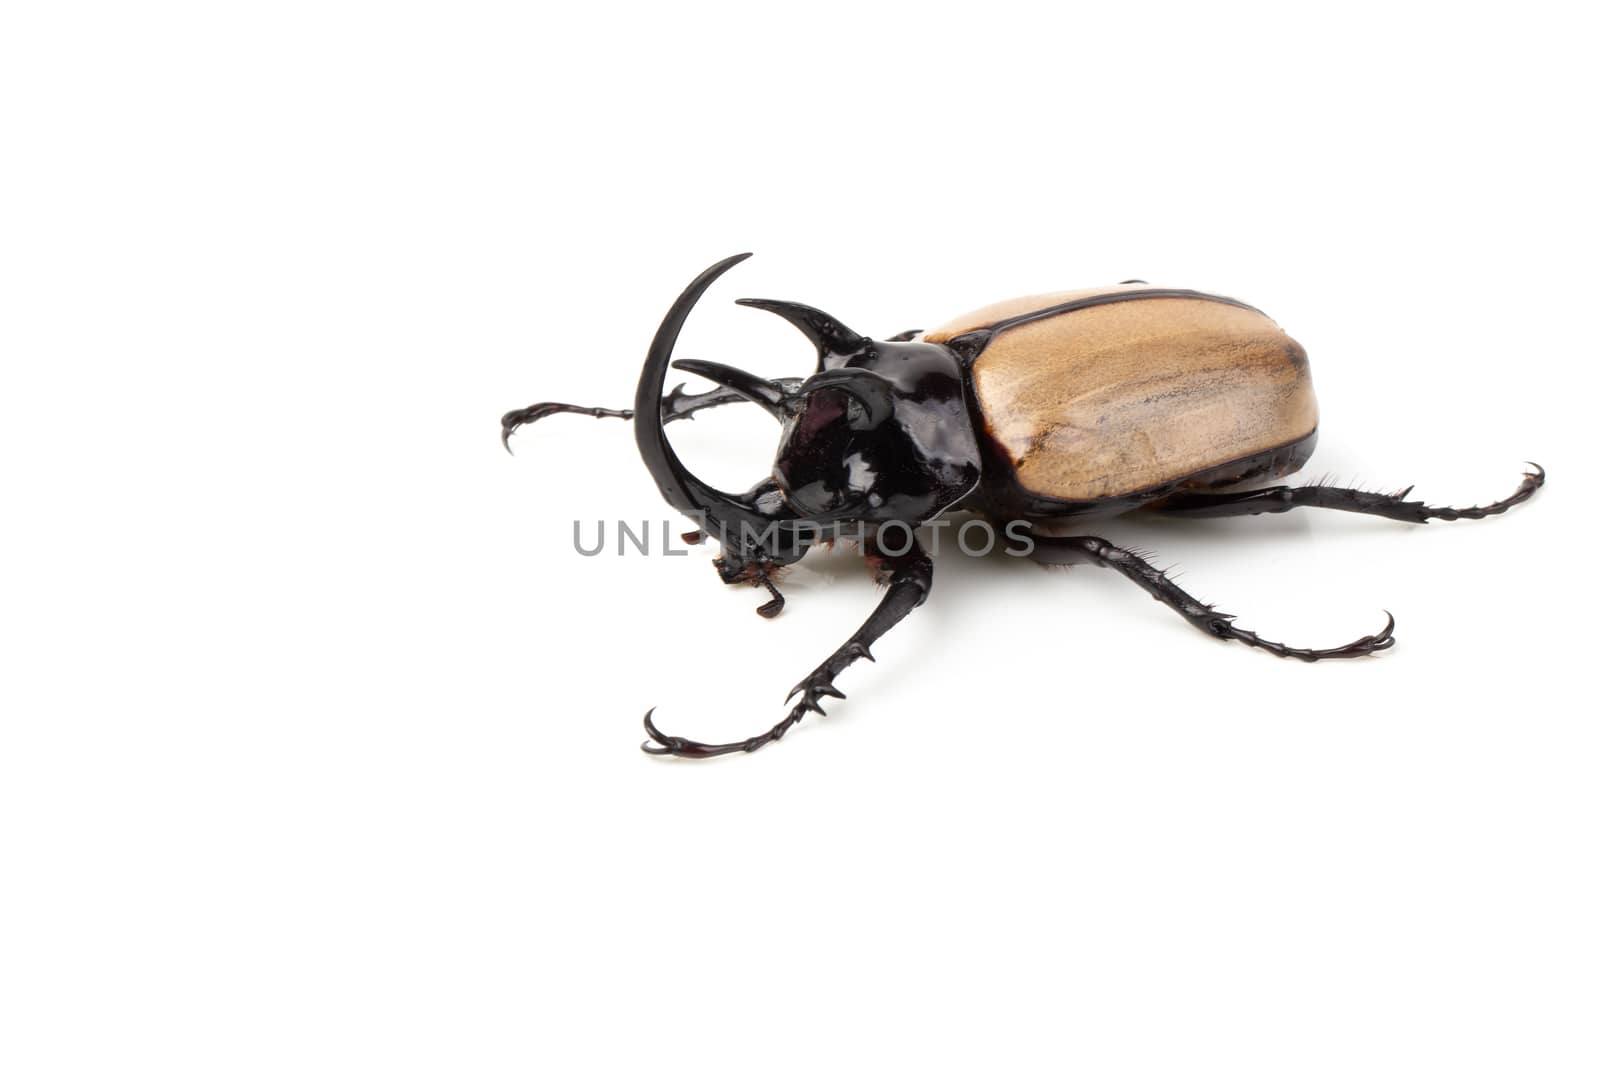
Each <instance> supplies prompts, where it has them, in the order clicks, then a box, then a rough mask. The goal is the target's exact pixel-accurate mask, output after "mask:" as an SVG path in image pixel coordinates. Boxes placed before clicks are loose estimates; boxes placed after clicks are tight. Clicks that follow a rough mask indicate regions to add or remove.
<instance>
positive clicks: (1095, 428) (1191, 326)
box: [921, 285, 1317, 500]
mask: <svg viewBox="0 0 1600 1067" xmlns="http://www.w3.org/2000/svg"><path fill="white" fill-rule="evenodd" d="M1141 288H1149V287H1148V286H1140V285H1118V286H1110V287H1108V288H1104V289H1080V290H1076V291H1071V292H1062V293H1047V294H1044V295H1040V296H1032V297H1022V298H1020V299H1016V300H1007V301H1005V302H1003V303H999V304H992V305H990V306H989V307H986V308H982V309H980V310H978V311H974V312H970V313H968V314H966V315H962V316H961V317H959V318H957V319H955V320H953V321H952V322H950V323H948V324H946V325H944V326H941V327H939V328H938V329H936V330H930V331H928V332H927V334H925V335H924V337H923V338H921V339H922V340H927V341H935V342H944V341H948V340H950V339H951V338H953V337H957V336H959V335H961V334H963V333H968V332H970V331H972V330H977V329H982V328H984V327H987V326H989V325H991V324H994V323H996V322H1000V321H1001V320H1004V319H1008V318H1012V317H1015V316H1018V315H1024V314H1027V313H1028V312H1031V311H1036V310H1041V309H1044V308H1049V307H1052V306H1054V305H1057V304H1064V303H1067V302H1069V301H1073V300H1078V299H1081V298H1084V297H1092V296H1096V295H1098V294H1102V293H1115V292H1128V291H1130V290H1133V291H1136V290H1139V289H1141ZM972 377H973V385H974V388H975V389H976V391H977V398H978V406H979V408H980V409H981V410H982V413H983V419H984V423H985V429H986V430H987V432H988V433H989V435H990V437H992V438H993V439H994V441H995V442H996V443H997V444H998V445H999V446H1000V447H1001V448H1002V449H1004V450H1005V452H1006V453H1007V454H1008V455H1009V457H1010V459H1011V462H1012V465H1013V467H1014V468H1015V470H1016V477H1017V482H1018V484H1019V485H1020V486H1021V487H1022V488H1023V489H1025V490H1027V491H1028V492H1030V493H1035V494H1038V495H1040V496H1047V497H1054V498H1056V499H1058V500H1097V499H1104V498H1106V497H1116V496H1123V495H1125V494H1129V493H1137V492H1140V491H1141V490H1146V489H1151V488H1154V487H1156V486H1160V485H1164V484H1167V483H1171V482H1173V481H1175V480H1177V479H1181V478H1184V477H1185V476H1186V475H1191V474H1195V473H1197V472H1200V471H1203V470H1206V469H1208V468H1211V467H1218V466H1221V465H1223V464H1226V463H1229V462H1232V461H1234V460H1240V459H1244V458H1246V457H1249V456H1254V455H1258V454H1260V453H1263V452H1268V451H1270V450H1272V449H1275V448H1281V447H1282V446H1284V445H1288V444H1291V443H1293V442H1295V441H1298V440H1300V439H1301V438H1303V437H1306V436H1307V435H1308V434H1310V433H1312V432H1313V431H1315V430H1316V428H1317V402H1316V398H1315V397H1314V396H1313V395H1312V392H1311V372H1310V369H1309V367H1308V366H1307V363H1306V353H1305V349H1303V348H1301V347H1300V345H1299V344H1298V343H1296V342H1295V340H1294V339H1293V338H1291V337H1290V336H1289V335H1288V334H1286V333H1284V332H1283V330H1281V329H1280V328H1279V327H1278V324H1277V323H1275V322H1273V321H1272V320H1271V319H1269V318H1267V317H1266V316H1265V315H1263V314H1262V313H1261V312H1259V311H1254V310H1251V309H1248V308H1242V307H1236V306H1234V305H1232V304H1223V303H1218V302H1216V301H1213V300H1205V299H1201V298H1198V297H1150V298H1147V299H1135V300H1126V301H1121V302H1118V303H1111V304H1101V305H1098V306H1094V307H1086V308H1078V309H1076V310H1072V311H1066V312H1064V313H1062V314H1058V315H1052V316H1049V317H1047V318H1042V319H1039V320H1036V321H1034V322H1029V323H1024V324H1022V325H1018V326H1013V327H1009V328H1007V329H1005V330H1002V331H1001V332H999V333H998V334H997V335H996V336H995V337H994V339H993V340H992V341H991V342H990V343H989V345H988V346H987V347H986V348H984V349H983V351H982V353H981V354H980V355H979V356H978V358H977V360H976V362H975V363H974V364H973V370H972Z"/></svg>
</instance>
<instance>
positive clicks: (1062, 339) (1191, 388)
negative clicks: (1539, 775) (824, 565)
mask: <svg viewBox="0 0 1600 1067" xmlns="http://www.w3.org/2000/svg"><path fill="white" fill-rule="evenodd" d="M747 256H748V253H746V254H745V255H738V256H732V257H729V258H728V259H725V260H723V261H722V262H720V263H718V264H716V265H714V266H712V267H710V268H709V269H707V270H706V271H705V272H704V273H703V274H701V275H700V276H699V277H698V278H696V279H695V280H694V281H693V282H692V283H690V285H689V287H688V288H687V289H686V290H684V292H683V294H682V295H681V296H679V297H678V300H677V302H676V303H675V304H673V305H672V309H671V310H670V311H668V312H667V316H666V318H665V319H664V320H663V321H662V323H661V327H660V329H659V330H657V332H656V336H655V340H654V342H653V343H652V344H651V346H650V351H649V354H648V355H646V357H645V361H644V370H643V371H642V373H641V374H640V376H639V387H638V391H637V392H636V393H635V394H634V406H633V409H632V410H617V409H610V408H588V407H579V406H576V405H572V404H559V403H544V404H534V405H532V406H531V407H527V408H521V409H519V410H516V411H512V412H509V413H508V414H507V415H506V416H505V417H504V418H503V419H502V420H501V440H502V442H506V443H508V447H509V440H510V435H511V434H512V432H513V431H515V430H516V429H517V427H519V426H523V425H526V424H527V423H530V422H533V421H535V420H537V419H540V418H543V417H544V416H546V415H550V414H554V413H557V412H574V413H579V414H587V415H593V416H596V417H599V418H607V417H609V418H622V419H627V418H633V419H634V435H635V437H636V439H637V441H638V445H639V453H640V455H641V456H643V457H644V462H645V466H646V467H648V468H649V470H650V473H651V474H652V475H653V476H654V477H655V480H656V485H657V486H659V487H660V489H661V494H662V496H664V497H665V498H666V500H667V503H669V504H671V505H672V506H673V507H674V508H676V509H678V510H679V511H681V512H683V513H684V514H685V515H687V516H689V517H691V518H692V519H693V520H694V521H695V523H696V524H697V525H698V527H699V528H700V531H701V535H702V536H708V537H712V538H714V539H716V540H717V541H719V542H720V544H721V550H722V551H721V555H720V557H719V558H718V559H717V561H716V567H717V573H718V574H719V575H720V576H721V577H722V580H723V581H724V582H726V583H729V584H733V583H739V582H745V583H750V584H755V585H760V586H764V587H765V588H766V590H767V591H768V592H769V593H770V594H771V597H772V599H771V600H769V601H768V602H767V603H766V604H764V605H762V606H761V607H760V608H758V609H757V610H758V611H759V612H760V613H761V614H762V615H764V616H767V617H769V618H770V617H772V616H774V615H776V614H777V613H778V612H779V611H780V610H781V609H782V607H783V597H782V595H781V594H779V592H778V591H777V589H776V588H775V587H774V586H773V584H772V578H773V575H774V574H775V572H777V571H778V570H779V569H780V568H782V567H785V566H787V565H789V564H792V563H794V562H796V561H797V560H799V559H800V557H801V556H803V555H804V554H805V553H806V551H807V550H808V549H809V548H811V547H812V546H813V545H816V544H818V543H820V542H825V541H830V540H833V539H834V538H836V537H839V536H843V535H845V534H851V535H856V534H858V533H861V532H863V531H864V537H865V541H864V543H865V547H866V550H867V553H868V557H869V559H870V560H871V561H872V562H873V563H874V564H875V565H876V566H878V567H879V568H880V573H881V575H882V577H884V579H885V580H886V582H887V586H888V590H887V592H886V593H885V594H884V597H883V600H882V602H881V603H880V604H879V605H878V607H877V608H876V609H875V610H874V611H873V612H872V614H871V615H870V616H868V618H867V621H866V622H865V623H863V624H862V626H861V628H860V629H859V630H857V631H856V632H855V633H854V634H852V635H851V636H850V639H849V640H848V641H846V642H845V643H844V644H843V645H841V646H840V647H839V649H838V650H837V651H836V652H834V653H833V655H831V656H829V657H828V658H827V660H825V661H824V662H823V663H822V664H821V665H820V666H818V667H817V669H816V670H814V671H812V672H811V673H810V674H808V675H807V676H806V677H805V678H804V679H803V680H801V682H800V684H799V685H797V686H795V687H794V689H793V690H792V691H791V692H790V693H789V698H790V699H793V698H794V697H795V696H799V697H800V700H799V701H798V702H797V703H795V704H794V706H793V707H792V708H791V710H790V711H789V714H788V715H786V716H785V717H784V718H783V719H782V720H781V721H779V722H778V723H777V724H775V725H774V726H773V727H772V728H771V729H769V730H767V731H765V732H764V733H760V734H757V735H755V736H754V737H750V738H747V739H745V740H743V741H736V742H732V743H729V744H720V745H708V744H702V743H701V742H698V741H691V740H689V739H687V738H683V737H674V736H670V735H668V734H665V733H663V732H662V731H661V730H659V729H658V728H657V727H656V726H655V724H654V722H653V721H652V714H653V709H652V712H651V713H650V714H646V715H645V721H644V725H645V730H646V731H647V732H648V733H649V735H650V740H649V741H647V742H645V744H644V746H643V747H644V749H645V751H646V752H650V753H652V754H656V755H672V756H689V757H705V756H719V755H722V754H724V753H728V752H753V751H755V750H756V749H758V748H760V747H761V746H762V745H765V744H766V743H767V742H769V741H776V740H777V739H778V738H780V737H782V736H783V735H784V734H785V733H786V732H787V731H788V729H789V728H790V727H791V726H793V725H794V724H795V723H797V722H799V721H800V720H801V719H802V718H803V717H804V716H805V714H806V713H807V712H808V711H815V712H817V713H818V714H822V707H821V703H820V702H821V699H822V698H823V697H825V696H829V697H835V698H839V699H843V697H844V694H843V693H841V692H839V690H838V689H836V688H835V687H834V684H833V683H834V679H835V678H837V676H838V675H839V672H841V671H843V670H844V669H845V668H846V667H848V666H849V665H850V664H851V663H853V662H855V661H856V660H858V659H871V658H872V653H871V651H870V649H871V647H872V643H873V642H874V641H876V640H877V639H878V638H879V637H881V636H883V634H884V633H885V632H887V631H888V630H889V629H890V628H891V627H892V626H894V625H895V623H897V622H899V621H900V620H901V619H902V618H904V617H905V616H906V615H907V614H908V613H910V611H911V609H912V608H915V607H916V606H917V605H919V604H921V603H922V602H923V601H924V600H925V599H927V596H928V590H929V589H930V587H931V585H932V582H933V562H932V560H930V559H929V558H928V556H927V555H926V553H924V552H923V551H922V549H921V548H920V547H919V546H918V544H917V543H916V540H915V538H914V537H912V536H910V534H909V531H910V529H911V528H914V527H916V526H918V525H919V524H922V523H926V522H928V521H929V520H931V519H933V518H935V517H936V516H938V515H940V514H941V513H943V512H945V511H947V510H949V509H951V508H952V507H955V506H956V505H960V506H961V508H962V509H963V510H966V511H973V512H977V513H979V514H981V515H984V516H986V517H987V518H989V519H991V520H994V521H995V522H996V523H998V524H1004V525H1006V528H1007V529H1008V530H1010V529H1012V524H1014V523H1015V521H1016V520H1028V521H1031V520H1045V519H1067V518H1073V517H1090V516H1104V515H1112V514H1116V513H1118V512H1122V511H1128V510H1131V509H1133V508H1150V509H1154V510H1159V511H1160V512H1161V513H1162V514H1164V515H1170V516H1174V517H1178V518H1212V517H1215V516H1223V515H1259V514H1262V513H1264V512H1282V511H1289V510H1291V509H1293V508H1301V507H1315V508H1334V509H1337V510H1340V511H1354V512H1362V513H1364V514H1369V515H1377V516H1380V517H1382V518H1387V519H1398V520H1400V521H1402V522H1416V523H1422V522H1427V521H1428V520H1429V519H1444V520H1449V521H1453V520H1455V519H1481V518H1484V517H1485V516H1488V515H1498V514H1500V513H1501V512H1504V511H1506V510H1507V509H1509V508H1511V507H1513V506H1515V505H1517V504H1520V503H1522V502H1523V501H1525V500H1527V499H1528V498H1529V497H1531V496H1532V495H1533V494H1534V492H1535V491H1536V490H1537V489H1538V488H1539V487H1540V486H1541V485H1543V484H1544V471H1543V469H1542V468H1540V467H1539V466H1538V465H1537V464H1531V466H1533V468H1534V470H1533V472H1532V473H1528V474H1524V475H1523V479H1522V484H1521V486H1520V487H1519V488H1518V489H1517V491H1516V492H1515V493H1513V494H1512V495H1510V496H1508V497H1506V498H1505V499H1504V500H1499V501H1496V502H1495V503H1493V504H1487V505H1484V506H1482V507H1472V508H1444V507H1429V506H1427V505H1425V504H1422V503H1420V502H1418V501H1414V500H1406V499H1405V497H1406V495H1407V494H1408V493H1409V490H1406V491H1404V492H1400V493H1394V494H1388V493H1371V492H1363V491H1360V490H1355V489H1340V488H1334V487H1332V486H1326V485H1310V486H1302V487H1298V488H1291V487H1289V486H1284V485H1273V486H1268V487H1264V488H1246V487H1245V486H1246V484H1247V483H1252V482H1255V481H1257V480H1259V479H1262V478H1264V477H1268V476H1281V475H1285V474H1289V473H1292V472H1293V471H1296V470H1298V469H1299V468H1300V467H1301V466H1302V465H1303V464H1304V463H1305V462H1306V460H1307V458H1309V457H1310V455H1311V450H1312V447H1313V446H1314V445H1315V443H1316V436H1317V408H1316V400H1315V398H1314V397H1313V395H1312V391H1311V378H1310V373H1309V371H1308V369H1307V364H1306V355H1305V351H1304V350H1303V349H1302V348H1301V347H1300V346H1299V345H1298V344H1296V343H1295V342H1294V340H1292V339H1291V338H1290V337H1289V336H1288V335H1287V334H1285V333H1284V332H1283V331H1282V330H1281V329H1279V328H1278V326H1277V324H1276V323H1274V322H1273V321H1272V320H1271V319H1269V318H1267V317H1266V316H1265V315H1263V314H1262V313H1261V312H1259V311H1257V310H1256V309H1254V308H1252V307H1250V306H1249V305H1247V304H1242V303H1240V302H1239V301H1237V300H1231V299H1229V298H1227V297H1222V296H1216V295H1214V294H1211V293H1202V292H1196V291H1194V290H1189V289H1162V288H1156V287H1153V286H1150V285H1148V284H1146V283H1144V282H1136V281H1135V282H1124V283H1122V284H1120V285H1116V286H1110V287H1107V288H1103V289H1085V290H1078V291H1073V292H1061V293H1049V294H1045V295H1042V296H1035V297H1025V298H1022V299H1019V300H1012V301H1008V302H1005V303H1001V304H995V305H992V306H990V307H987V308H983V309H982V310H979V311H975V312H972V313H970V314H967V315H963V316H961V317H959V318H957V319H955V320H953V321H952V322H950V323H949V324H948V325H946V326H943V327H940V328H939V329H936V330H929V331H926V332H923V331H916V330H911V331H907V332H905V333H903V334H897V335H896V336H894V337H892V338H890V339H888V340H885V341H874V340H872V339H870V338H867V337H863V336H861V335H860V334H858V333H856V332H855V331H853V330H851V329H850V328H848V327H847V326H845V325H844V324H843V323H840V322H839V321H838V320H837V319H835V318H833V317H832V316H830V315H827V314H825V313H824V312H821V311H818V310H817V309H816V308H812V307H807V306H806V305H804V304H794V303H789V302H787V301H781V300H741V301H739V303H740V304H744V305H746V306H748V307H755V308H760V309H762V310H764V311H770V312H772V313H773V314H775V315H779V316H782V317H783V318H784V319H786V320H788V321H789V322H790V323H792V324H793V325H794V326H795V327H797V328H798V329H799V330H800V332H801V333H803V334H805V335H806V337H807V338H808V339H810V341H811V342H812V343H813V344H814V345H816V348H817V368H816V371H815V373H813V374H812V375H811V376H810V377H808V378H803V379H802V378H777V379H771V380H769V379H766V378H761V377H758V376H756V375H753V374H749V373H747V372H745V371H742V370H739V369H737V368H734V367H728V366H724V365H722V364H719V363H708V362H704V361H701V360H679V361H678V362H676V363H673V364H672V365H673V366H676V367H679V368H681V369H683V370H687V371H692V372H693V373H695V374H698V375H701V376H702V377H705V378H708V379H710V380H711V381H713V382H715V383H716V388H715V389H712V390H710V391H709V392H705V393H698V394H689V393H685V392H684V391H683V389H682V387H681V386H680V387H679V388H678V389H675V390H674V391H673V392H672V393H670V394H668V395H665V396H663V393H662V390H663V387H664V384H665V378H666V373H667V366H668V363H669V361H670V360H671V358H672V351H673V346H674V344H675V343H676V342H677V339H678V333H679V331H680V330H681V329H682V328H683V324H684V321H685V320H686V319H687V318H688V316H689V312H690V310H691V309H693V307H694V305H695V303H696V302H697V301H698V300H699V299H700V296H701V295H702V294H703V293H704V292H705V291H706V289H707V288H708V287H709V286H710V285H711V283H712V282H713V281H715V280H716V279H717V278H718V277H719V276H720V275H721V274H722V273H723V272H724V271H726V270H728V269H729V268H730V267H732V266H733V265H734V264H736V263H738V262H740V261H741V260H744V259H745V258H747ZM740 401H748V402H750V403H753V404H756V405H758V406H760V407H761V408H762V409H764V410H765V411H767V412H769V413H770V414H771V415H772V416H773V417H774V418H776V419H777V420H778V421H779V422H780V423H781V424H782V426H783V433H782V439H781V442H780V444H779V446H778V456H777V460H776V462H775V463H774V465H773V471H772V477H771V478H768V479H766V480H765V481H762V482H761V483H760V484H758V485H756V486H754V487H753V488H751V489H750V490H748V491H747V492H744V493H726V492H723V491H721V490H718V489H714V488H712V487H711V486H709V485H707V484H706V483H705V482H703V481H701V480H700V479H698V478H696V477H695V476H694V475H693V474H691V473H689V471H688V470H687V469H686V468H685V467H684V466H683V464H682V463H681V462H680V461H679V460H678V457H677V455H676V454H675V453H674V452H673V450H672V446H671V445H670V444H669V443H668V442H667V438H666V434H665V433H664V432H663V426H664V425H665V424H666V423H668V422H671V421H673V420H674V419H682V418H688V417H689V416H691V415H693V414H694V413H695V412H697V411H701V410H704V409H706V408H711V407H717V406H720V405H723V404H730V403H736V402H740ZM891 529H894V530H899V531H904V532H905V536H903V537H899V538H897V539H896V540H895V543H894V544H893V545H891V544H890V543H889V531H890V530H891ZM1011 536H1012V537H1013V539H1015V535H1014V534H1013V535H1011ZM1025 540H1026V542H1027V544H1026V546H1025V547H1026V548H1027V552H1026V554H1028V555H1031V556H1032V558H1034V559H1036V560H1038V561H1041V562H1044V563H1094V564H1097V565H1099V566H1102V567H1108V568H1110V569H1111V570H1114V571H1116V572H1117V573H1119V574H1122V575H1123V576H1125V577H1127V578H1128V579H1130V580H1132V581H1133V582H1135V583H1136V584H1138V585H1139V586H1141V587H1143V588H1144V589H1145V590H1146V591H1147V592H1149V593H1150V594H1151V595H1152V596H1154V597H1155V598H1156V599H1157V600H1159V601H1161V602H1162V603H1163V604H1166V605H1167V606H1169V607H1171V608H1172V609H1173V610H1175V611H1177V612H1178V613H1180V614H1181V615H1182V616H1183V617H1184V618H1185V619H1187V620H1188V621H1189V622H1190V623H1191V624H1193V625H1194V626H1195V627H1197V628H1198V629H1200V630H1201V631H1203V632H1204V633H1207V634H1209V635H1211V636H1212V637H1217V638H1221V639H1223V640H1228V641H1239V642H1241V643H1243V644H1246V645H1253V646H1255V647H1257V648H1263V649H1266V650H1267V651H1269V652H1271V653H1273V654H1274V655H1278V656H1287V657H1293V658H1295V659H1300V660H1305V661H1307V662H1311V661H1314V660H1319V659H1328V658H1332V657H1350V656H1365V655H1367V654H1369V653H1372V652H1376V651H1378V650H1380V649H1384V648H1388V647H1389V646H1390V645H1392V644H1393V643H1394V637H1393V631H1394V617H1393V616H1390V617H1389V622H1388V625H1386V626H1384V627H1383V629H1382V630H1380V631H1379V632H1378V633H1376V634H1371V635H1369V636H1366V637H1362V638H1359V639H1357V640H1355V641H1351V642H1350V643H1349V644H1345V645H1340V646H1339V647H1337V648H1290V647H1288V646H1285V645H1282V644H1279V643H1278V642H1276V641H1269V640H1267V639H1265V638H1263V637H1260V636H1259V635H1257V634H1255V633H1252V632H1251V631H1249V630H1245V629H1242V628H1240V627H1238V626H1235V625H1234V624H1233V618H1234V617H1233V616H1232V615H1225V614H1223V613H1221V612H1219V611H1217V610H1215V609H1214V608H1212V607H1211V606H1210V605H1207V604H1204V603H1201V602H1200V601H1198V600H1196V599H1195V598H1194V597H1192V596H1190V595H1189V594H1188V593H1185V592H1184V591H1183V590H1182V589H1180V588H1178V586H1177V585H1176V584H1174V583H1173V582H1172V580H1171V579H1169V578H1168V577H1167V576H1166V575H1165V574H1164V573H1163V572H1162V571H1160V570H1157V569H1156V568H1155V567H1153V566H1151V565H1150V564H1149V563H1148V562H1147V561H1146V560H1145V559H1144V558H1143V557H1142V556H1140V555H1139V554H1138V553H1136V552H1132V551H1129V550H1127V549H1123V548H1118V547H1117V546H1116V545H1113V544H1110V543H1108V542H1106V541H1104V540H1102V539H1101V538H1098V537H1067V536H1048V535H1044V534H1041V533H1039V532H1037V531H1031V530H1030V531H1029V532H1028V534H1027V535H1026V538H1025Z"/></svg>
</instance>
